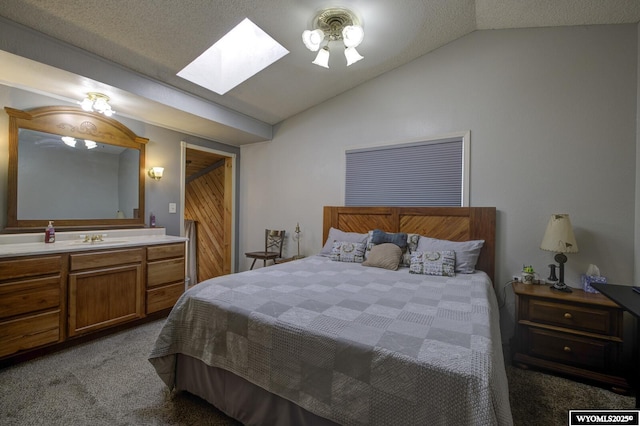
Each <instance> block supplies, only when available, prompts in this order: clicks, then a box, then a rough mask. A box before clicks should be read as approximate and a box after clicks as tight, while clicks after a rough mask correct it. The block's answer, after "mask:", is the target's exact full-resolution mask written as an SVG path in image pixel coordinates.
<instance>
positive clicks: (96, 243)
mask: <svg viewBox="0 0 640 426" xmlns="http://www.w3.org/2000/svg"><path fill="white" fill-rule="evenodd" d="M128 242H129V240H112V239H109V238H107V239H105V240H102V241H87V242H85V241H84V240H73V241H70V242H69V244H71V245H74V246H77V245H81V246H103V245H106V244H123V243H128Z"/></svg>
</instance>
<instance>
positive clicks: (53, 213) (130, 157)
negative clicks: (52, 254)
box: [5, 106, 148, 232]
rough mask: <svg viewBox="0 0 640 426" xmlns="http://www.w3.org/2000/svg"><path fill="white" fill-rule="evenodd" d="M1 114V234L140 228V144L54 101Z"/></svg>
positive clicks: (126, 132)
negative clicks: (5, 139) (4, 142)
mask: <svg viewBox="0 0 640 426" xmlns="http://www.w3.org/2000/svg"><path fill="white" fill-rule="evenodd" d="M5 111H6V112H7V114H8V115H9V179H8V185H9V187H8V200H7V201H8V202H7V205H8V214H7V227H6V228H5V231H6V232H25V231H26V232H28V231H34V232H35V231H40V230H42V229H44V228H45V227H46V226H47V224H48V222H49V220H53V221H54V226H55V227H56V229H59V230H72V229H89V228H92V229H97V228H98V229H108V228H131V227H144V218H145V213H144V181H145V166H144V158H145V144H146V143H147V142H148V139H146V138H141V137H139V136H136V135H135V134H134V133H133V132H132V131H131V130H130V129H129V128H127V127H126V126H124V125H123V124H122V123H120V122H118V121H117V120H114V119H113V118H110V117H106V116H103V115H101V114H98V113H94V112H87V111H84V110H82V109H81V108H79V107H67V106H61V107H59V106H55V107H42V108H35V109H32V110H29V111H21V110H17V109H13V108H9V107H5Z"/></svg>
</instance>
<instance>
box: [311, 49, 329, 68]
mask: <svg viewBox="0 0 640 426" xmlns="http://www.w3.org/2000/svg"><path fill="white" fill-rule="evenodd" d="M312 63H313V64H316V65H320V66H321V67H324V68H329V48H328V47H327V46H325V47H323V48H322V49H320V51H318V55H317V56H316V59H314V60H313V62H312Z"/></svg>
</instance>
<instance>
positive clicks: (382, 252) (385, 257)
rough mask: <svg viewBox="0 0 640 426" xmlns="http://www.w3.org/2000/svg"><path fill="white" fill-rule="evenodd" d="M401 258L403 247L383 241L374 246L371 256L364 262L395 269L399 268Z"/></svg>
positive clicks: (370, 252) (367, 264) (366, 264)
mask: <svg viewBox="0 0 640 426" xmlns="http://www.w3.org/2000/svg"><path fill="white" fill-rule="evenodd" d="M401 258H402V249H401V248H400V247H398V246H397V245H395V244H392V243H383V244H377V245H375V246H373V247H372V248H371V250H370V251H369V257H367V260H365V261H364V262H363V263H362V264H363V265H364V266H374V267H376V268H384V269H391V270H392V271H395V270H397V269H398V265H399V264H400V259H401Z"/></svg>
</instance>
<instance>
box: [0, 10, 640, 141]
mask: <svg viewBox="0 0 640 426" xmlns="http://www.w3.org/2000/svg"><path fill="white" fill-rule="evenodd" d="M336 5H339V6H342V7H347V8H349V9H351V10H353V11H354V12H355V13H356V14H357V15H358V16H359V17H360V20H361V21H362V23H363V27H364V29H365V39H364V42H363V43H362V45H361V46H360V47H358V51H359V52H360V53H361V54H362V55H363V56H364V57H365V59H364V60H362V61H360V62H358V63H356V64H354V65H352V66H350V67H348V68H347V67H346V65H345V63H344V57H343V55H342V52H341V51H338V49H335V50H334V52H333V54H332V56H331V62H330V66H331V68H330V69H324V68H320V67H317V66H315V65H313V64H311V61H312V60H313V59H314V57H315V54H314V53H313V52H310V51H308V50H307V49H306V48H305V47H304V46H303V44H302V42H301V33H302V31H303V30H305V29H307V28H309V27H310V24H311V21H312V19H313V17H314V16H315V15H316V13H317V12H318V11H319V10H321V9H323V8H324V7H327V6H336ZM0 15H1V16H3V17H5V18H7V19H9V20H11V21H14V22H17V23H19V24H22V25H25V26H27V27H29V28H32V29H35V30H37V31H39V32H42V33H44V34H46V35H49V36H51V37H53V38H56V39H58V40H61V41H63V42H65V43H68V44H71V45H73V46H76V47H79V48H81V49H84V50H86V51H89V52H92V53H94V54H96V55H98V56H100V57H103V58H105V59H107V60H109V61H112V62H115V63H117V64H120V65H122V66H124V67H125V68H128V69H131V70H134V71H136V72H138V73H140V74H143V75H145V76H148V77H151V78H152V79H155V80H158V81H161V82H164V83H166V84H168V85H170V86H173V87H176V88H178V89H180V90H182V91H185V92H188V93H191V94H194V95H196V96H198V97H200V98H202V99H204V100H207V101H210V102H213V103H215V104H218V105H222V106H225V107H227V108H229V109H231V110H234V111H237V112H240V113H242V114H244V115H247V116H249V117H253V118H255V119H257V120H260V121H263V122H265V123H268V124H275V123H278V122H280V121H282V120H284V119H286V118H288V117H291V116H292V115H295V114H297V113H299V112H301V111H304V110H306V109H308V108H310V107H312V106H314V105H317V104H319V103H321V102H323V101H325V100H327V99H329V98H332V97H334V96H336V95H338V94H340V93H342V92H344V91H346V90H349V89H351V88H353V87H355V86H357V85H359V84H361V83H363V82H365V81H367V80H370V79H372V78H374V77H376V76H378V75H380V74H383V73H385V72H387V71H390V70H392V69H394V68H397V67H399V66H401V65H403V64H405V63H407V62H409V61H411V60H413V59H415V58H417V57H419V56H422V55H424V54H425V53H427V52H429V51H432V50H434V49H437V48H438V47H440V46H443V45H445V44H447V43H449V42H451V41H453V40H455V39H457V38H459V37H461V36H464V35H465V34H468V33H470V32H472V31H475V30H477V29H501V28H522V27H541V26H558V25H586V24H611V23H614V24H616V23H637V22H638V21H640V1H637V0H402V1H390V0H389V1H382V0H380V1H370V0H342V1H339V2H338V3H335V2H330V3H327V2H325V1H319V0H261V1H256V0H189V1H178V0H135V1H130V0H109V1H105V0H75V1H74V0H2V6H1V7H0ZM245 17H248V18H249V19H251V20H252V21H253V22H254V23H255V24H257V25H258V26H259V27H261V28H262V29H263V30H265V31H266V32H267V33H268V34H270V35H271V36H272V37H274V38H275V39H276V40H277V41H278V42H279V43H281V44H282V45H283V46H284V47H285V48H286V49H288V50H289V51H290V53H289V54H288V55H286V56H285V57H284V58H282V59H281V60H279V61H278V62H276V63H275V64H273V65H271V66H270V67H268V68H267V69H265V70H263V71H262V72H260V73H258V74H257V75H255V76H254V77H252V78H250V79H249V80H247V81H246V82H244V83H242V84H240V85H239V86H237V87H236V88H234V89H232V90H231V91H229V92H228V93H226V94H225V95H222V96H221V95H217V94H215V93H213V92H210V91H207V90H206V89H203V88H200V87H198V86H196V85H194V84H192V83H189V82H187V81H185V80H183V79H181V78H179V77H177V76H176V75H175V74H176V73H177V72H178V71H179V70H180V69H182V68H183V67H184V66H185V65H186V64H188V63H189V62H191V60H193V59H194V58H195V57H196V56H198V55H199V54H200V53H201V52H202V51H204V50H205V49H206V48H208V47H209V46H210V45H211V44H213V43H214V42H215V41H217V40H218V39H219V38H220V37H222V36H223V35H224V34H225V33H226V32H227V31H229V30H230V29H231V28H232V27H234V26H235V25H236V24H238V23H239V22H240V21H241V20H242V19H244V18H245ZM340 50H341V49H340ZM0 68H1V67H0ZM1 72H2V71H1V70H0V80H1V79H3V80H5V81H10V80H11V79H10V78H9V77H6V76H4V78H3V76H2V75H1ZM116 89H117V88H116ZM39 90H42V88H39ZM58 95H59V96H63V94H58ZM114 107H115V108H116V109H118V108H117V106H114ZM185 130H186V131H189V129H185ZM194 133H195V132H194Z"/></svg>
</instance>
